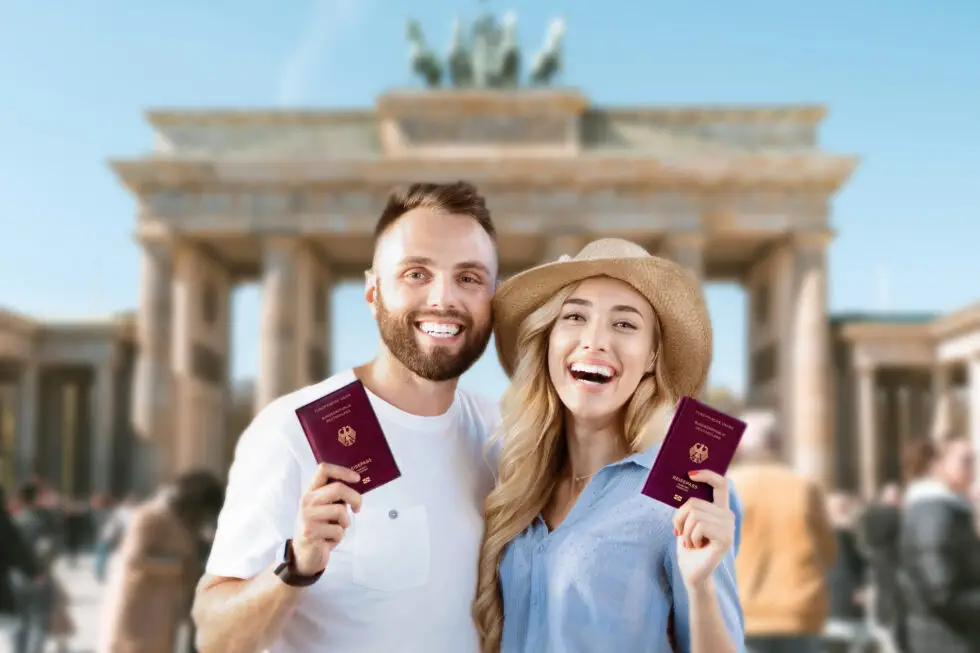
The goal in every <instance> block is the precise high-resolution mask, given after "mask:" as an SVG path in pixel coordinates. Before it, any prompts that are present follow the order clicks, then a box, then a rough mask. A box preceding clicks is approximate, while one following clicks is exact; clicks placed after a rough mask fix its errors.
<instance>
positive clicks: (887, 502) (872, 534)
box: [858, 483, 905, 653]
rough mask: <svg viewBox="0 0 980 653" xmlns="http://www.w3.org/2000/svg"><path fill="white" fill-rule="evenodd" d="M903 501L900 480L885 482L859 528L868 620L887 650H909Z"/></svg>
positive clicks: (875, 636)
mask: <svg viewBox="0 0 980 653" xmlns="http://www.w3.org/2000/svg"><path fill="white" fill-rule="evenodd" d="M901 503H902V488H901V487H899V485H898V484H896V483H889V484H887V485H885V487H883V488H882V490H881V493H880V494H879V496H878V498H877V500H875V501H874V502H872V504H871V505H870V506H868V509H867V510H865V512H864V515H863V516H862V517H861V520H860V524H859V529H858V536H859V537H858V540H859V543H860V546H861V549H862V551H863V552H864V555H865V557H866V558H867V560H868V582H869V593H868V601H867V604H866V608H867V611H868V614H867V616H868V622H869V626H870V628H871V632H872V634H873V636H874V638H875V640H876V641H877V642H878V645H879V647H880V648H881V649H882V650H883V651H884V652H885V653H897V652H898V651H904V650H905V618H904V611H903V610H902V605H901V602H900V600H899V590H898V578H897V575H896V570H897V568H898V536H899V529H900V528H901V520H902V511H901Z"/></svg>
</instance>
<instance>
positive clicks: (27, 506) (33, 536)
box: [14, 481, 64, 653]
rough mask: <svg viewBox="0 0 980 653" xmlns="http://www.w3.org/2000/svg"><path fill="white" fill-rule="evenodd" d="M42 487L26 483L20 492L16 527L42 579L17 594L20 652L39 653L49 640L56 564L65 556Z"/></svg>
mask: <svg viewBox="0 0 980 653" xmlns="http://www.w3.org/2000/svg"><path fill="white" fill-rule="evenodd" d="M41 495H42V487H41V486H40V485H39V484H38V483H37V482H36V481H28V482H27V483H24V484H23V485H22V486H21V487H20V488H19V489H18V492H17V499H18V502H19V503H20V510H19V511H18V512H17V514H16V515H14V523H15V524H16V526H17V529H18V531H19V532H20V536H21V537H22V538H23V540H24V542H26V543H27V545H28V546H29V547H30V548H31V550H32V551H33V552H34V557H35V559H36V560H37V563H38V566H39V568H40V572H41V575H42V578H41V579H38V580H37V581H35V582H31V583H23V584H22V587H21V588H20V590H19V591H18V595H19V597H20V602H21V618H22V620H23V621H22V627H21V630H20V633H19V643H18V651H23V652H24V653H40V652H41V651H43V650H44V646H45V642H47V640H48V638H49V636H50V634H51V633H50V630H51V622H52V617H53V615H54V613H55V608H56V607H61V608H62V609H63V607H64V606H58V605H57V603H56V602H57V599H58V586H57V585H56V581H55V579H54V577H53V571H54V563H55V560H56V559H57V557H58V555H59V554H60V553H61V552H62V549H63V546H62V542H63V535H62V530H61V528H59V524H58V522H57V517H56V516H55V514H54V512H53V511H52V510H51V509H50V508H47V507H45V506H43V505H41V502H40V500H41Z"/></svg>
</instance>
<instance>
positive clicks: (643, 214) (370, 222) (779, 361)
mask: <svg viewBox="0 0 980 653" xmlns="http://www.w3.org/2000/svg"><path fill="white" fill-rule="evenodd" d="M823 115H824V110H823V109H822V108H820V107H767V108H728V109H725V108H711V109H708V108H636V109H624V108H615V107H597V106H595V105H593V104H592V103H590V102H589V100H588V98H586V97H584V96H582V95H581V94H579V93H577V92H575V91H570V90H558V89H548V90H526V91H524V90H522V91H514V92H501V91H455V90H454V91H425V92H407V93H401V92H392V93H388V94H386V95H383V96H382V97H381V98H379V100H378V102H377V104H376V105H375V106H374V107H373V108H371V109H367V110H364V111H353V112H338V111H306V112H296V111H269V112H263V111H168V112H150V113H149V114H148V117H149V121H150V123H151V124H152V126H153V127H154V129H155V130H156V133H157V143H156V148H155V150H154V151H153V152H152V153H150V154H148V155H147V156H144V157H139V158H135V159H128V160H119V161H114V162H112V166H113V169H114V170H115V171H116V173H117V175H118V177H119V179H120V181H121V182H122V184H123V185H124V186H125V187H126V188H127V189H128V190H129V191H130V192H131V193H133V195H134V196H135V197H136V199H137V202H138V213H137V216H136V228H135V232H136V237H137V239H138V240H139V242H140V244H141V246H142V248H143V267H142V272H141V274H142V290H141V296H140V298H139V306H138V310H137V312H136V314H135V316H134V317H133V318H127V319H122V320H118V321H107V322H106V323H105V324H102V325H99V326H91V327H82V326H81V325H62V326H55V325H45V324H37V323H33V322H31V321H30V320H28V319H26V318H22V317H17V316H13V315H10V316H8V318H7V321H6V322H4V323H0V324H3V325H9V326H0V360H2V361H5V362H4V363H3V365H4V367H3V368H2V369H4V370H6V372H5V376H3V377H2V378H3V379H5V381H4V383H5V385H4V386H3V388H5V392H6V394H4V395H3V396H4V397H7V396H8V395H9V396H10V397H11V399H9V401H7V400H5V403H4V404H3V406H4V408H3V410H4V411H5V412H2V413H0V415H6V416H7V417H6V421H5V422H2V423H3V424H6V425H7V426H5V427H4V428H5V431H4V434H5V435H4V437H5V440H4V442H5V443H6V444H5V449H6V450H8V451H11V452H14V453H13V455H12V459H13V460H14V461H15V463H14V464H13V468H14V470H15V471H16V472H17V474H19V475H21V476H22V475H23V474H25V473H30V472H32V471H33V472H39V473H40V472H46V475H48V476H50V474H51V472H52V471H53V470H54V468H53V467H52V465H54V466H56V467H57V469H58V470H63V469H64V468H65V466H66V465H67V466H69V467H71V465H74V467H71V468H72V469H76V468H78V469H86V470H89V471H88V472H86V473H87V474H88V476H84V475H82V476H78V475H74V476H71V475H69V476H65V475H64V473H61V475H59V476H57V478H59V479H62V481H64V479H66V478H68V479H71V483H72V486H71V489H72V490H74V491H78V492H82V491H85V490H87V489H92V488H99V489H101V488H113V489H116V488H124V487H134V486H135V487H140V488H146V487H151V486H152V485H153V484H154V483H156V482H157V481H158V480H160V479H162V478H166V477H168V476H170V475H172V474H173V473H175V472H177V471H180V470H183V469H187V468H189V467H201V466H204V467H209V468H211V469H213V470H215V471H217V472H223V471H224V470H225V469H226V468H227V466H228V464H229V456H230V451H231V447H230V446H229V442H228V438H229V437H233V436H229V435H228V433H229V430H228V428H227V427H228V423H229V421H228V420H229V406H230V389H229V378H228V358H229V335H230V316H229V310H228V307H229V297H230V293H231V292H232V290H233V288H234V286H235V285H236V284H239V283H243V282H252V281H256V280H258V282H259V284H260V287H261V292H262V307H261V315H260V323H261V336H260V342H258V343H257V347H258V349H259V370H258V376H257V379H256V383H255V404H254V406H255V408H256V409H258V408H261V407H262V406H264V405H265V404H266V403H268V402H269V401H270V400H271V399H272V398H274V397H276V396H278V395H281V394H283V393H286V392H288V391H290V390H292V389H294V388H297V387H300V386H302V385H305V384H307V383H310V382H313V381H315V380H317V379H320V378H322V377H323V376H325V375H326V373H327V370H329V369H330V351H329V346H328V343H329V341H330V338H329V333H330V331H329V330H330V329H331V328H333V321H332V319H331V317H332V316H331V315H329V310H328V307H329V305H330V302H329V301H328V298H329V296H330V292H331V289H332V287H333V285H334V284H335V283H337V282H338V281H342V280H344V279H351V278H362V274H363V270H364V269H366V268H367V267H368V265H369V261H370V257H371V252H372V230H373V227H374V223H375V221H376V219H377V216H378V215H379V213H380V210H381V207H382V205H383V202H384V200H385V197H386V195H387V194H388V192H389V191H390V190H391V188H392V186H394V185H397V184H403V183H408V182H411V181H415V180H430V181H450V180H455V179H459V178H463V179H467V180H470V181H472V182H474V183H476V184H477V185H478V186H479V187H480V188H481V190H482V191H483V192H484V193H485V194H486V195H487V197H488V203H489V205H490V207H491V209H492V210H493V212H494V217H495V221H496V224H497V228H498V231H499V233H500V238H499V242H500V256H501V265H502V271H503V274H504V275H508V274H513V273H515V272H517V271H519V270H521V269H524V268H526V267H528V266H531V265H534V264H537V263H539V262H542V261H547V260H554V259H555V258H557V257H558V256H560V255H561V254H571V253H574V252H576V251H577V250H578V249H579V248H580V247H581V246H582V245H583V244H584V243H585V242H587V241H588V240H590V239H592V238H595V237H597V236H620V237H625V238H629V239H631V240H634V241H636V242H638V243H640V244H642V245H643V246H645V247H647V248H648V249H649V250H650V251H653V252H656V253H658V254H660V255H663V256H667V257H670V258H672V259H674V260H676V261H678V262H680V263H681V264H683V265H685V266H686V267H688V268H689V269H691V270H692V271H693V272H694V273H695V274H696V275H698V276H699V277H700V278H701V279H703V280H704V282H706V283H708V282H711V281H728V282H737V283H739V284H741V285H742V286H743V287H744V288H745V289H746V294H747V296H748V299H749V306H750V309H749V311H748V316H747V318H748V319H749V321H750V324H749V329H748V332H749V334H750V335H749V351H750V357H749V369H748V380H749V383H748V392H747V397H746V400H747V403H749V404H750V405H752V406H753V407H761V408H768V409H770V410H773V411H775V412H777V413H778V415H779V417H780V419H781V421H782V422H783V423H784V425H785V430H786V433H787V434H788V435H787V441H786V442H785V443H784V445H785V447H784V450H785V452H786V456H787V457H788V459H790V460H791V461H792V462H793V464H794V465H795V466H796V467H797V468H799V469H800V470H801V471H804V472H806V473H808V474H811V475H813V476H814V477H816V478H819V479H821V480H822V481H824V482H826V483H828V484H836V483H837V482H838V478H837V477H840V482H842V483H852V479H851V477H850V476H848V474H851V471H848V470H851V469H852V467H853V466H851V467H846V466H843V467H842V465H841V463H840V460H841V455H850V454H847V453H846V450H845V449H842V448H841V447H842V446H843V445H844V444H845V443H848V442H865V438H863V437H856V436H854V434H853V432H852V431H847V433H848V434H847V435H845V434H844V431H842V430H841V429H842V428H844V429H856V428H858V427H860V428H861V429H867V428H868V427H869V426H868V425H869V424H871V422H870V421H868V420H867V419H866V418H865V421H864V422H860V423H859V424H852V422H853V421H854V420H852V419H851V418H850V417H844V414H845V413H846V411H848V410H849V411H850V413H854V412H855V410H856V409H853V408H852V407H849V406H850V404H848V405H846V406H844V407H841V406H838V404H840V397H839V395H840V394H841V393H840V391H839V388H840V387H841V383H847V382H849V381H841V378H840V374H841V370H840V369H839V367H838V364H837V362H836V361H837V358H838V356H839V355H840V356H844V357H845V358H846V357H847V356H851V355H852V354H838V350H840V349H841V348H842V347H843V348H844V349H846V350H847V351H848V352H851V351H854V352H857V351H861V352H863V351H866V350H868V347H867V346H866V343H872V342H878V340H876V339H877V338H878V335H867V334H868V333H871V332H868V331H867V330H866V331H862V330H861V329H862V328H865V329H867V328H870V327H866V321H865V322H862V321H860V320H858V321H857V322H855V323H853V324H852V323H851V322H849V321H847V320H843V321H839V320H838V321H832V320H831V319H830V316H829V315H828V312H827V288H826V277H827V269H826V268H827V263H826V260H827V248H828V246H829V245H830V243H831V242H832V239H833V232H832V230H831V228H830V223H831V220H830V217H831V216H830V205H831V200H832V198H833V196H834V194H835V193H836V192H837V190H838V189H839V188H840V187H841V185H842V184H844V183H845V182H846V181H847V179H848V178H849V176H850V174H851V173H852V171H853V169H854V167H855V166H856V160H855V159H854V158H853V157H850V156H841V155H836V154H831V153H827V152H825V151H823V150H821V149H820V147H819V144H818V142H817V129H818V127H819V123H820V121H821V119H822V118H823ZM949 319H950V320H954V318H952V317H950V318H949ZM954 321H955V320H954ZM939 322H942V320H939ZM939 322H937V324H938V323H939ZM943 324H945V323H943ZM971 324H972V323H971ZM862 325H865V326H862ZM85 328H88V329H89V331H85ZM922 328H924V329H926V331H928V332H929V334H934V333H939V332H940V331H942V329H943V328H946V327H922ZM957 328H958V329H959V328H960V327H957ZM964 328H965V327H964ZM72 329H77V330H78V333H77V334H76V332H75V331H72ZM930 329H932V330H930ZM935 329H939V331H936V330H935ZM954 331H955V329H954ZM977 332H980V326H978V328H977ZM82 333H86V334H89V335H88V338H89V339H88V340H86V339H85V337H83V336H82V335H80V334H82ZM877 333H878V332H876V331H875V332H874V334H877ZM942 333H946V334H947V335H948V336H949V337H948V338H947V336H946V335H944V336H942V337H943V338H945V339H944V340H943V342H944V343H945V342H953V341H954V340H956V338H959V337H960V336H953V335H951V334H952V333H953V331H949V332H948V333H947V332H946V331H942ZM956 333H960V331H956ZM7 334H10V335H7ZM32 334H33V335H32ZM46 334H47V335H46ZM50 334H57V335H50ZM69 334H75V335H72V336H70V335H69ZM96 334H99V335H96ZM855 334H856V335H855ZM862 334H864V335H862ZM72 337H75V338H76V339H75V340H72V339H71V338H72ZM936 337H939V336H934V335H929V336H928V337H927V338H926V341H924V342H929V343H932V342H934V340H930V338H932V339H934V338H936ZM51 338H54V339H57V338H62V339H63V340H60V341H58V342H66V343H67V342H77V343H79V344H78V345H77V347H78V349H77V351H76V350H75V349H73V348H72V347H70V346H67V345H65V346H62V348H60V349H54V350H51V351H52V352H55V351H56V352H60V353H59V354H58V356H61V357H62V358H57V356H55V357H51V356H52V354H48V353H45V352H46V351H47V350H44V349H43V347H41V348H38V347H39V345H38V344H37V343H46V342H49V340H48V339H51ZM100 338H101V340H100ZM862 338H864V339H862ZM881 338H883V339H884V340H887V338H886V337H885V336H881ZM950 338H951V339H950ZM50 341H51V342H54V340H50ZM96 341H98V342H100V343H102V344H101V345H99V346H101V347H102V349H98V346H97V345H95V344H92V343H93V342H96ZM842 342H843V343H845V344H841V343H842ZM957 342H958V341H957ZM923 346H926V345H923ZM944 346H945V345H944ZM957 346H958V347H962V346H960V345H957ZM93 348H94V349H93ZM940 349H941V348H940ZM96 350H98V352H102V353H105V358H104V359H103V358H99V357H98V356H96V355H95V353H94V352H95V351H96ZM81 351H85V352H89V354H91V355H89V354H86V355H81V354H79V353H78V352H81ZM110 351H111V352H114V353H112V354H110V353H109V352H110ZM942 351H944V352H953V353H947V354H943V355H947V356H954V355H955V356H959V355H960V354H959V353H957V352H960V349H956V348H955V347H954V348H953V349H949V348H948V347H947V349H942ZM938 352H939V349H936V348H935V347H934V353H933V356H939V355H940V354H939V353H938ZM854 355H857V354H854ZM862 355H863V354H862ZM86 356H88V357H86ZM62 360H63V362H64V363H65V364H64V365H61V363H60V362H58V361H62ZM861 360H864V359H861ZM950 360H953V359H952V358H950ZM956 360H959V359H956ZM42 361H46V362H44V369H48V368H50V369H52V370H53V369H55V367H58V369H61V368H62V367H63V368H64V370H65V371H64V377H63V378H64V379H69V378H70V379H72V381H71V383H70V384H69V385H72V384H73V385H72V387H76V386H77V387H82V386H84V387H85V388H87V390H85V393H87V394H86V396H88V397H89V399H88V400H87V401H84V400H83V401H81V403H83V404H85V405H86V406H88V407H87V408H85V409H84V410H83V411H81V412H79V411H76V410H75V409H72V411H74V412H71V414H72V415H76V414H77V415H80V416H79V417H77V419H76V421H78V422H80V423H84V424H86V426H85V427H84V428H82V427H78V428H73V429H69V430H68V431H65V429H64V427H62V426H61V424H62V421H64V420H62V421H57V420H56V421H55V422H50V420H51V419H55V418H53V417H50V415H55V414H58V415H60V414H61V413H56V412H52V413H50V414H49V413H48V411H47V409H45V408H40V406H41V404H40V403H39V401H41V400H40V399H39V398H38V397H40V396H41V395H44V396H47V394H45V393H46V392H47V391H45V392H41V390H37V389H33V388H40V387H41V386H40V385H39V384H38V382H37V381H35V380H34V379H35V378H38V379H39V378H41V377H40V375H41V372H40V370H41V366H40V363H41V362H42ZM77 361H85V362H82V363H78V364H76V362H77ZM104 361H110V362H111V364H109V363H105V362H104ZM855 369H856V368H855ZM861 369H864V368H861ZM882 369H884V368H882ZM971 369H972V368H971ZM69 370H70V371H71V373H70V374H69ZM848 373H849V374H853V373H854V372H853V370H851V369H850V368H848ZM32 375H37V376H36V377H35V376H32ZM974 376H976V375H974ZM59 378H62V377H59ZM860 378H866V377H860ZM879 379H880V380H881V381H882V382H884V380H885V379H886V376H885V375H884V373H882V375H879V376H876V377H874V381H875V382H878V380H879ZM954 380H955V379H954ZM59 383H61V382H60V381H59ZM64 383H68V381H65V382H64ZM975 383H980V381H978V382H975ZM107 384H108V385H107ZM109 385H111V386H112V387H113V388H115V389H114V390H112V391H110V390H107V389H106V388H107V387H108V386H109ZM14 387H17V388H19V390H17V391H15V390H13V388H14ZM45 387H47V386H45ZM862 387H863V386H862ZM52 392H54V391H52ZM38 393H40V394H38ZM59 396H60V395H59ZM64 396H66V397H67V396H73V395H71V393H68V394H67V395H64ZM975 397H976V394H975V393H974V399H972V400H971V401H973V403H974V404H976V399H975ZM110 400H111V401H110ZM71 401H72V402H74V403H70V405H71V406H75V405H77V404H78V403H79V402H78V401H76V400H74V399H73V400H71ZM862 405H863V404H862ZM59 410H60V409H59ZM923 410H927V411H929V410H932V409H931V408H927V409H923ZM86 411H87V412H86ZM857 412H858V413H860V414H861V415H864V413H861V412H860V411H857ZM973 412H974V413H976V412H977V411H976V410H974V411H973ZM850 413H847V414H848V415H850ZM40 414H43V415H46V416H48V417H45V420H48V421H44V420H39V418H38V415H40ZM882 414H883V413H882ZM13 415H16V417H11V416H13ZM58 419H61V418H58ZM65 419H67V418H65ZM69 421H70V420H69ZM72 423H74V422H72ZM11 424H12V426H11ZM875 424H877V422H875ZM975 428H976V427H974V429H975ZM52 429H53V430H52ZM58 429H61V430H58ZM69 432H70V433H71V434H76V432H78V433H81V432H84V433H85V436H84V437H83V436H79V435H72V436H71V437H73V438H76V439H74V440H72V439H71V438H69V439H68V442H70V444H59V445H58V447H57V450H58V451H59V452H60V453H59V454H58V455H59V456H60V457H59V458H58V460H59V461H61V462H57V463H54V462H50V461H49V460H48V459H47V458H46V456H48V453H47V452H49V451H53V450H54V449H49V448H45V447H48V446H49V445H43V446H42V445H40V443H41V442H54V441H57V442H59V443H60V442H62V441H63V440H64V438H68V436H67V435H65V433H69ZM59 434H60V435H59ZM882 437H885V436H882ZM115 442H119V443H120V444H119V446H118V447H117V448H114V447H116V445H115V444H111V443H115ZM874 442H876V443H877V442H878V440H877V439H875V440H874ZM79 443H82V444H79ZM122 443H125V444H122ZM51 446H54V445H51ZM862 446H864V447H865V449H863V450H862V451H865V450H866V453H867V452H871V451H877V449H871V448H870V447H871V445H869V444H867V443H866V442H865V444H864V445H862ZM876 446H878V445H876ZM882 446H884V445H882ZM86 452H88V453H87V455H88V457H87V458H86V460H85V461H84V462H78V463H77V464H76V463H71V464H69V463H68V462H64V461H65V460H69V459H72V460H74V459H75V458H78V457H79V456H83V455H86ZM842 452H845V453H843V454H842ZM73 457H74V458H73ZM123 468H125V470H126V471H125V472H123V471H118V470H122V469H123ZM886 468H888V467H887V466H886V467H884V468H882V469H886ZM879 476H880V477H881V478H884V477H885V476H883V475H879ZM83 478H84V479H86V480H85V482H84V483H83V482H82V481H81V480H80V479H83ZM875 478H876V479H877V478H878V477H875ZM877 482H878V481H877V480H876V481H875V483H877Z"/></svg>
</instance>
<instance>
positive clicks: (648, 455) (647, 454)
mask: <svg viewBox="0 0 980 653" xmlns="http://www.w3.org/2000/svg"><path fill="white" fill-rule="evenodd" d="M659 451H660V445H659V444H654V445H651V446H650V447H649V448H648V449H645V450H644V451H638V452H636V453H634V454H630V455H629V456H626V457H625V458H623V459H622V460H618V461H616V462H614V463H612V464H611V465H609V467H616V466H618V465H631V464H632V465H639V466H641V467H645V468H646V469H651V468H653V461H654V460H656V459H657V452H659Z"/></svg>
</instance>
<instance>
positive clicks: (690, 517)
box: [681, 512, 698, 548]
mask: <svg viewBox="0 0 980 653" xmlns="http://www.w3.org/2000/svg"><path fill="white" fill-rule="evenodd" d="M697 524H698V520H697V517H696V516H695V515H694V514H693V513H692V512H689V513H688V514H687V517H686V518H685V519H684V524H683V526H682V527H681V540H682V541H683V543H684V546H685V547H687V548H692V547H693V546H694V539H693V538H692V534H693V533H694V527H695V526H697Z"/></svg>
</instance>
